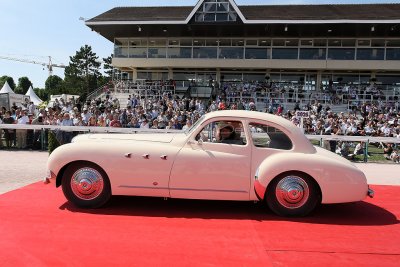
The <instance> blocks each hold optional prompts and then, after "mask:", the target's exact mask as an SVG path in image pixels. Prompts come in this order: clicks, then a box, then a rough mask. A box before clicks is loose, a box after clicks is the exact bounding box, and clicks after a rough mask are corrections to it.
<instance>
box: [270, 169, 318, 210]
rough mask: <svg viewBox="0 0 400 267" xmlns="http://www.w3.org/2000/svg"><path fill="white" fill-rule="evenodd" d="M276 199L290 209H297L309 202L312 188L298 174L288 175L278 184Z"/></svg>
mask: <svg viewBox="0 0 400 267" xmlns="http://www.w3.org/2000/svg"><path fill="white" fill-rule="evenodd" d="M275 194H276V199H277V200H278V202H279V203H280V204H281V205H282V206H284V207H285V208H288V209H297V208H300V207H301V206H303V205H304V203H306V202H307V200H308V198H309V196H310V189H309V187H308V184H307V183H306V181H304V180H303V179H302V178H301V177H298V176H287V177H285V178H283V179H282V180H280V181H279V183H278V185H277V186H276V191H275Z"/></svg>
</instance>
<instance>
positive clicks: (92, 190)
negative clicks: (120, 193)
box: [62, 162, 111, 208]
mask: <svg viewBox="0 0 400 267" xmlns="http://www.w3.org/2000/svg"><path fill="white" fill-rule="evenodd" d="M62 190H63V193H64V195H65V197H66V198H67V199H68V200H69V201H71V202H72V203H73V204H75V205H76V206H78V207H82V208H98V207H100V206H102V205H104V204H105V203H106V202H107V201H108V200H109V199H110V197H111V186H110V181H109V180H108V177H107V175H106V173H105V172H104V171H103V170H102V169H101V168H100V167H98V166H97V165H95V164H93V163H90V162H79V163H73V164H72V165H70V166H68V168H67V169H66V170H65V173H64V175H63V178H62Z"/></svg>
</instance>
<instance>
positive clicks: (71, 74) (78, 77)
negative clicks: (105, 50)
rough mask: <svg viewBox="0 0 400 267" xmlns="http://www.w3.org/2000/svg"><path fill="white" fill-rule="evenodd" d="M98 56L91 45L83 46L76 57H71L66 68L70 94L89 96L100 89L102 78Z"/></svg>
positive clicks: (66, 81) (66, 82)
mask: <svg viewBox="0 0 400 267" xmlns="http://www.w3.org/2000/svg"><path fill="white" fill-rule="evenodd" d="M98 58H99V57H98V56H96V53H94V52H93V51H92V47H91V46H89V45H85V46H82V47H81V48H80V50H79V51H77V52H76V54H75V56H73V57H70V63H69V65H68V66H67V67H66V68H65V72H64V73H65V86H66V89H67V91H68V93H79V95H81V96H83V95H86V96H87V95H88V94H89V93H90V92H91V91H93V90H94V89H97V87H98V78H100V77H101V73H100V66H101V63H100V62H98Z"/></svg>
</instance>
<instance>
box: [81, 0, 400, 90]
mask: <svg viewBox="0 0 400 267" xmlns="http://www.w3.org/2000/svg"><path fill="white" fill-rule="evenodd" d="M86 25H87V26H88V27H90V28H91V29H92V30H93V31H95V32H97V33H99V34H100V35H102V36H104V37H105V38H107V39H108V40H109V41H110V42H113V43H114V52H113V55H114V56H113V60H112V64H113V65H114V67H116V68H118V69H120V70H121V71H123V72H124V73H125V75H126V76H125V78H128V79H132V80H137V79H150V80H169V79H173V80H175V81H177V83H178V86H186V85H187V83H188V82H189V81H195V82H197V83H209V82H210V80H213V81H216V82H218V83H219V84H221V82H226V81H265V80H269V81H272V82H277V83H278V82H279V83H292V84H300V85H303V86H304V88H305V89H307V90H317V91H318V90H323V89H324V88H325V87H327V86H329V84H332V83H338V82H339V83H352V84H354V85H357V84H368V83H370V81H371V80H373V81H376V82H377V83H378V84H382V85H385V86H387V87H388V88H389V87H390V88H391V87H395V86H398V87H400V4H351V5H349V4H347V5H336V4H332V5H246V6H239V5H237V4H236V3H235V1H233V0H200V1H198V3H197V4H196V5H195V6H194V7H193V6H163V7H116V8H114V9H111V10H109V11H107V12H105V13H103V14H100V15H98V16H96V17H94V18H92V19H89V20H87V21H86ZM185 83H186V85H185Z"/></svg>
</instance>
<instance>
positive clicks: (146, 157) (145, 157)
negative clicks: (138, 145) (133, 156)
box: [142, 154, 150, 159]
mask: <svg viewBox="0 0 400 267" xmlns="http://www.w3.org/2000/svg"><path fill="white" fill-rule="evenodd" d="M142 157H143V158H144V159H149V157H150V156H149V154H143V155H142Z"/></svg>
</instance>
